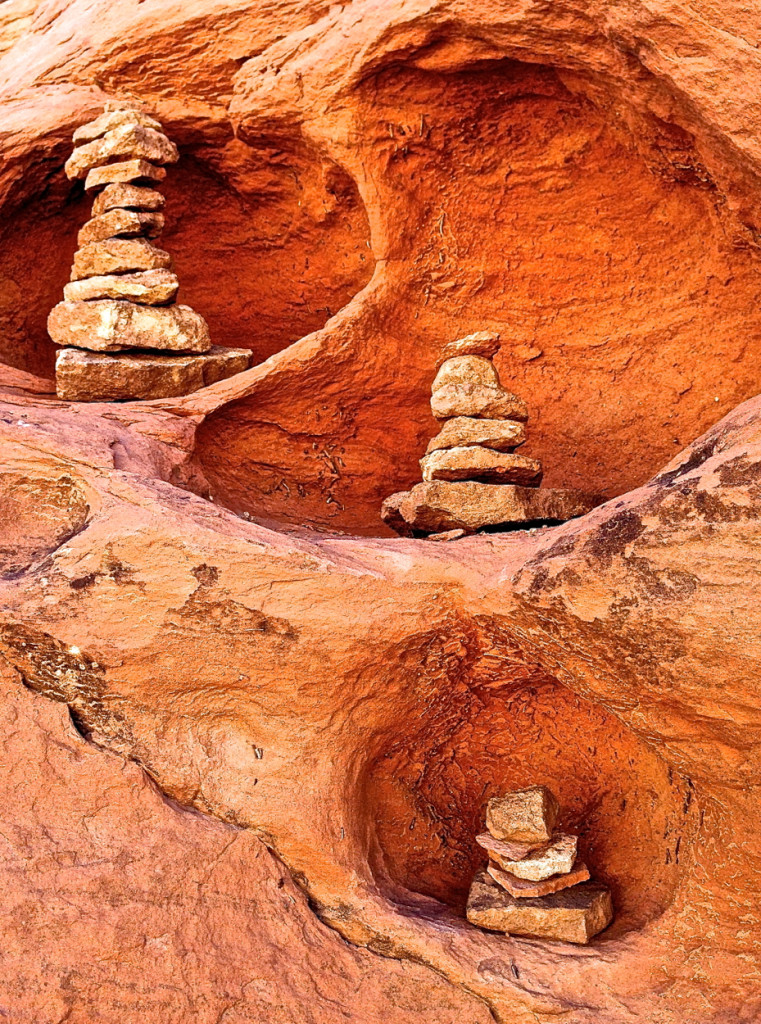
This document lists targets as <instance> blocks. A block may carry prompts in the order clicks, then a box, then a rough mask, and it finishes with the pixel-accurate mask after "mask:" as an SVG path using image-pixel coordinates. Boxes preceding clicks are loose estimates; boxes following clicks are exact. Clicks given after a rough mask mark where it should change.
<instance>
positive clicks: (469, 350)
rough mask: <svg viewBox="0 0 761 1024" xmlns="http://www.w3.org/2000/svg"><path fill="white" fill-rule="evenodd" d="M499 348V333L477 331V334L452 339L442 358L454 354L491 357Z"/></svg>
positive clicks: (450, 357)
mask: <svg viewBox="0 0 761 1024" xmlns="http://www.w3.org/2000/svg"><path fill="white" fill-rule="evenodd" d="M498 350H499V334H495V332H494V331H476V333H475V334H468V335H467V336H466V337H464V338H458V339H457V341H450V342H449V344H448V345H446V346H445V347H444V350H443V352H442V353H441V356H442V359H452V357H453V356H465V355H472V356H483V357H484V359H491V358H492V356H493V355H495V354H496V352H497V351H498Z"/></svg>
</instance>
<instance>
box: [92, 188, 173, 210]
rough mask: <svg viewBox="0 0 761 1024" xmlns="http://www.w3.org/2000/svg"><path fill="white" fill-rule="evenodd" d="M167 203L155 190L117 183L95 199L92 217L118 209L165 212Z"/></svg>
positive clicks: (105, 189)
mask: <svg viewBox="0 0 761 1024" xmlns="http://www.w3.org/2000/svg"><path fill="white" fill-rule="evenodd" d="M165 202H166V200H165V199H164V197H163V196H162V194H161V193H160V192H157V191H156V189H154V188H145V187H143V186H142V185H129V184H127V183H126V182H123V181H116V182H114V183H113V184H112V185H106V187H105V188H104V189H103V191H102V192H101V193H100V194H99V195H97V196H96V197H95V202H94V203H93V204H92V215H93V217H100V215H101V214H102V213H108V211H109V210H116V209H121V210H150V211H153V212H155V211H156V210H163V209H164V203H165Z"/></svg>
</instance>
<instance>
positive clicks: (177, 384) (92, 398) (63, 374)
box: [56, 346, 251, 402]
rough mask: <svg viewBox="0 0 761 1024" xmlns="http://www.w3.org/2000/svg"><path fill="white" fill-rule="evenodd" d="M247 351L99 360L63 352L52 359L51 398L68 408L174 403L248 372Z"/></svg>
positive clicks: (217, 350) (80, 352)
mask: <svg viewBox="0 0 761 1024" xmlns="http://www.w3.org/2000/svg"><path fill="white" fill-rule="evenodd" d="M250 363H251V352H250V350H249V349H247V348H244V349H239V348H222V347H220V346H214V347H213V348H211V349H209V351H208V352H206V353H204V354H203V355H172V356H162V355H156V354H155V353H152V352H151V353H132V352H130V353H128V354H124V355H104V354H101V353H97V352H87V351H85V350H83V349H79V348H64V349H61V350H60V351H59V353H58V356H57V359H56V393H57V395H58V397H59V398H62V399H66V400H68V401H72V402H103V401H115V400H120V399H121V400H124V399H150V398H175V397H177V396H179V395H188V394H190V393H191V392H193V391H198V390H200V389H201V388H204V387H208V385H210V384H215V383H216V382H217V381H219V380H224V379H225V378H226V377H232V376H233V374H235V373H241V372H242V371H243V370H247V369H248V367H249V365H250Z"/></svg>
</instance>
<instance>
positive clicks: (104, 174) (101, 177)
mask: <svg viewBox="0 0 761 1024" xmlns="http://www.w3.org/2000/svg"><path fill="white" fill-rule="evenodd" d="M164 178H166V170H165V169H164V168H163V167H159V166H158V165H157V164H152V163H150V162H149V161H148V160H140V159H135V160H120V161H119V162H118V163H115V164H105V165H104V166H102V167H93V169H92V170H91V171H88V174H87V177H86V178H85V189H86V190H87V191H88V192H89V191H90V190H91V189H94V188H101V187H102V186H103V185H109V184H111V183H112V182H142V181H149V182H152V181H163V180H164Z"/></svg>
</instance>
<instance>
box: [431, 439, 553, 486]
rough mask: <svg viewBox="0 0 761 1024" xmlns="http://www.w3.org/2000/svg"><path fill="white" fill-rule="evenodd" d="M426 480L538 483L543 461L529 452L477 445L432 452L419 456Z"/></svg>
mask: <svg viewBox="0 0 761 1024" xmlns="http://www.w3.org/2000/svg"><path fill="white" fill-rule="evenodd" d="M420 468H421V470H422V472H423V480H426V481H428V480H480V481H482V482H483V483H487V484H488V483H493V484H498V483H503V484H522V485H523V486H526V487H538V486H539V484H540V482H541V479H542V464H541V462H539V460H538V459H531V458H529V457H528V456H527V455H510V454H505V453H503V452H493V451H490V450H489V449H488V448H481V447H480V446H478V445H467V446H463V447H460V448H447V449H446V450H445V451H436V452H431V454H430V455H425V456H423V458H422V459H421V460H420Z"/></svg>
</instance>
